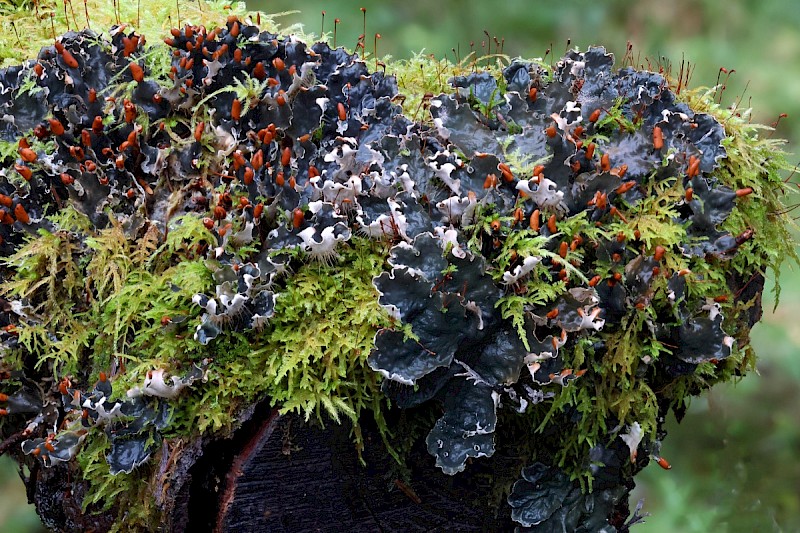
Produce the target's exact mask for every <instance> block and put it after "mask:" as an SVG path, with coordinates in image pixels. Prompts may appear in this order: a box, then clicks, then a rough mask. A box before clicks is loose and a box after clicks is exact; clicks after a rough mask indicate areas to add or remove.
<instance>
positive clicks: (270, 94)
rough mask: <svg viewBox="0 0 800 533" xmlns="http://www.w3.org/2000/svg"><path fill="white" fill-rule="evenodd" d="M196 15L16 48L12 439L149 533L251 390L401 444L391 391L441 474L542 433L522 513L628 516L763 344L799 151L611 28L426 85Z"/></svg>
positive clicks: (520, 501)
mask: <svg viewBox="0 0 800 533" xmlns="http://www.w3.org/2000/svg"><path fill="white" fill-rule="evenodd" d="M202 7H203V8H204V9H203V10H202V11H201V13H202V15H200V14H199V13H198V12H192V14H191V15H187V13H186V12H184V15H183V16H184V20H186V19H187V18H189V17H200V16H202V17H203V21H204V22H205V23H206V25H205V26H202V25H199V24H188V23H187V24H184V25H181V26H180V27H177V28H174V29H172V30H171V31H170V33H169V34H168V35H167V36H166V38H165V39H163V42H161V41H157V39H156V37H158V33H157V32H156V33H151V34H150V35H149V37H151V38H150V39H149V40H147V41H146V39H145V37H144V36H143V34H140V33H137V32H136V31H134V30H133V29H132V27H131V26H126V25H124V24H117V25H113V26H111V29H110V31H108V32H107V33H97V32H96V30H97V29H98V27H99V24H100V20H104V19H103V16H104V15H103V12H102V11H98V15H97V19H98V20H97V21H94V20H93V21H92V28H94V29H93V30H89V29H84V30H81V31H68V32H67V33H64V34H62V35H61V36H58V37H57V38H56V40H55V42H52V36H51V37H50V38H49V39H45V40H47V41H49V42H42V43H41V45H43V47H42V48H41V51H38V55H37V56H36V58H35V59H25V58H23V57H15V60H17V61H19V62H20V64H11V65H9V66H7V68H4V69H3V70H0V116H2V117H3V120H2V121H0V154H1V157H2V166H1V167H0V218H2V224H0V255H2V267H0V281H2V313H0V321H1V322H2V326H3V330H2V334H1V338H2V348H0V349H1V350H2V352H0V353H1V354H2V362H1V363H0V364H2V372H0V376H1V377H2V380H3V381H2V385H1V387H2V391H3V392H2V394H0V405H2V409H0V414H1V415H2V421H0V431H2V434H3V437H4V438H8V437H10V436H13V435H20V439H21V451H22V453H23V454H25V455H26V457H23V458H22V459H21V460H24V461H38V462H40V463H41V464H42V465H43V466H45V467H51V466H53V465H58V464H61V463H66V464H68V465H72V466H73V467H74V468H75V469H76V470H75V471H76V472H79V474H80V475H81V476H83V478H84V479H86V480H88V481H89V483H88V485H87V487H88V488H87V491H86V493H85V495H84V497H83V500H82V505H83V511H84V512H86V513H96V512H99V511H103V510H107V509H110V508H112V507H113V508H114V509H116V511H117V512H118V513H120V514H119V521H118V522H117V527H122V525H121V524H122V520H123V516H124V520H125V527H130V526H131V524H133V527H143V528H145V527H148V526H147V524H153V523H157V521H158V514H159V513H160V512H161V510H160V507H159V505H158V504H157V502H155V501H154V500H153V499H152V498H153V496H152V495H150V494H149V493H148V491H147V489H146V484H147V480H149V479H153V476H154V475H155V470H154V468H155V463H156V461H154V459H153V456H154V455H159V454H162V453H163V452H162V449H165V446H164V445H163V444H164V443H166V448H169V447H170V446H178V444H177V443H181V442H184V439H188V438H192V437H197V436H199V435H211V436H218V437H222V436H224V435H227V434H230V433H231V432H233V431H235V430H236V429H237V427H238V425H239V423H240V422H239V420H238V419H237V416H238V414H239V413H241V412H242V410H243V409H245V408H247V407H248V406H252V405H254V404H255V403H257V402H260V401H263V400H264V399H265V398H268V399H269V400H270V401H271V403H272V404H273V405H275V406H277V407H278V408H280V410H281V412H283V413H288V412H297V413H301V414H302V415H303V416H304V417H305V419H306V420H309V419H310V418H311V417H317V418H319V419H320V420H322V419H332V420H333V422H334V423H336V422H340V421H342V419H348V420H349V421H350V422H351V423H352V425H353V427H354V428H355V429H354V432H353V438H354V441H355V446H356V447H357V449H359V450H361V449H362V448H363V447H364V446H365V445H366V444H365V442H364V441H363V439H362V437H361V433H360V431H359V424H360V422H363V420H364V419H363V417H365V416H370V417H372V418H374V420H375V421H376V422H377V426H378V428H379V430H380V432H381V434H382V435H383V437H384V444H383V445H385V446H386V447H387V449H388V450H389V452H390V453H391V454H393V456H394V457H395V458H396V460H397V461H399V462H402V461H403V460H404V457H403V450H407V449H408V448H409V443H407V442H404V441H403V438H404V437H403V435H400V434H397V433H394V432H393V428H392V427H391V425H390V424H389V423H388V422H387V417H386V414H387V413H388V412H389V410H392V409H401V408H402V409H408V408H411V407H415V406H426V405H427V406H435V407H436V412H437V415H436V416H435V417H434V419H435V422H433V424H432V426H428V427H426V428H425V432H427V437H426V439H425V443H426V446H427V450H428V451H429V453H430V454H431V455H432V456H433V458H435V464H436V466H437V467H439V468H440V469H441V470H442V471H444V472H445V473H447V474H455V473H457V472H460V471H462V470H464V469H465V468H468V467H467V463H468V460H470V459H471V458H475V459H477V458H480V457H488V456H491V455H492V454H493V453H494V452H495V449H496V446H497V445H498V443H503V439H504V438H512V437H513V438H519V439H523V442H524V443H525V444H524V445H521V446H520V449H522V452H521V455H520V463H519V468H518V471H521V479H520V480H519V481H517V482H516V483H515V484H514V485H513V488H511V487H509V488H510V489H511V490H510V495H509V496H508V498H507V501H508V503H509V505H510V512H511V513H512V516H513V518H514V520H516V521H517V522H518V523H519V524H521V525H522V526H523V527H534V528H535V530H537V531H539V530H541V531H550V530H551V529H553V528H555V527H556V526H557V525H558V527H562V525H563V524H562V522H563V523H564V524H566V526H564V527H569V528H573V529H576V528H580V527H582V528H584V530H587V531H595V530H599V529H602V528H606V529H603V530H604V531H613V530H616V529H625V528H627V527H628V526H629V525H630V524H631V521H634V522H635V521H636V520H638V514H637V513H634V517H633V518H631V520H630V521H627V520H628V518H627V512H626V514H625V515H622V516H620V515H619V512H618V511H619V509H623V508H624V509H627V496H628V493H629V490H630V487H631V486H632V484H631V483H629V481H630V480H631V479H632V477H633V476H634V475H635V474H636V473H637V472H638V471H640V470H641V469H642V468H643V467H645V466H646V465H647V464H648V463H649V462H650V459H655V460H656V461H658V462H659V464H666V462H665V460H664V459H663V458H662V457H661V451H660V450H661V447H662V442H661V439H662V438H663V437H664V433H663V420H664V417H665V415H666V413H667V412H668V411H669V410H670V409H674V410H677V411H681V410H682V409H684V408H685V405H686V402H687V400H688V398H689V397H690V396H692V395H695V394H698V393H700V392H702V391H703V390H705V389H707V388H709V387H711V386H713V385H714V384H716V383H718V382H723V381H728V380H731V379H738V378H739V377H740V376H742V375H743V374H744V373H745V372H746V371H747V370H749V369H751V368H752V367H753V362H754V354H753V352H752V349H751V347H750V345H749V330H750V327H751V326H752V325H753V324H754V323H755V322H756V321H757V320H758V319H759V318H760V303H759V302H760V293H761V289H762V287H763V281H764V275H765V273H766V272H767V270H768V269H771V270H772V271H773V272H775V274H776V275H777V273H778V270H779V267H780V264H781V262H782V260H783V259H785V258H787V257H791V258H795V257H794V252H793V247H792V243H791V239H790V238H789V234H788V232H787V229H786V221H787V218H786V216H785V214H783V213H785V210H784V207H783V205H782V202H781V196H782V194H783V188H784V183H783V180H782V178H781V176H780V174H779V172H780V171H781V170H782V169H783V167H784V166H785V162H784V160H783V158H782V155H781V152H780V150H779V142H778V141H775V140H772V139H769V138H767V139H764V138H762V137H759V135H758V132H759V130H758V127H757V126H754V125H752V124H750V123H749V122H748V120H747V117H741V116H739V114H738V111H737V110H735V109H734V110H731V109H724V108H722V107H721V106H720V105H718V104H716V103H714V101H713V98H712V97H711V93H710V92H707V91H704V90H701V89H698V90H694V91H687V90H686V89H683V90H682V91H680V92H679V94H678V91H675V90H673V85H674V81H673V80H670V79H669V78H667V77H665V76H664V75H661V74H656V73H653V72H649V71H646V70H637V69H636V68H633V67H631V66H627V67H624V68H621V69H615V68H614V67H613V59H612V56H611V55H610V54H607V53H606V52H605V50H604V49H602V48H590V49H589V50H588V51H586V52H578V51H570V52H569V53H568V54H567V55H566V56H565V57H564V58H563V59H562V60H561V61H559V62H558V63H557V64H556V65H554V66H552V67H551V66H549V65H545V64H543V63H541V62H539V61H525V60H519V59H516V60H512V61H506V60H503V59H501V60H498V61H497V63H496V64H493V65H491V66H490V67H487V68H485V69H480V70H478V69H476V68H474V67H473V65H471V64H466V63H462V64H459V65H452V64H441V63H439V64H436V65H432V64H431V65H428V67H430V69H434V70H433V72H438V74H437V76H438V77H441V73H442V72H445V73H446V77H447V78H449V83H448V84H446V85H445V86H442V87H440V88H439V90H437V91H436V92H435V93H431V94H426V93H428V92H429V91H430V88H429V86H430V83H431V79H432V78H431V76H432V74H431V72H432V71H431V70H430V69H428V67H425V68H423V69H422V70H420V69H419V68H418V64H417V63H416V62H408V63H404V62H397V63H394V64H390V65H388V66H387V68H386V70H387V71H389V72H393V73H394V75H391V76H390V75H386V74H385V73H384V71H383V70H381V71H378V72H371V71H370V68H369V66H370V63H368V62H365V61H364V60H363V59H362V58H361V57H359V56H358V55H355V54H351V53H349V52H348V51H346V50H345V49H343V48H331V47H330V46H329V45H328V44H326V43H324V42H316V43H313V44H312V42H311V41H310V40H309V41H306V40H304V39H303V38H302V36H298V35H280V34H278V33H277V32H276V28H275V26H274V25H273V23H272V22H271V19H269V18H268V17H266V16H263V17H262V18H261V20H262V22H263V23H264V24H266V28H267V29H261V28H259V27H258V26H257V25H256V24H255V22H254V20H253V18H252V17H244V16H243V10H242V9H243V8H242V7H241V6H234V8H233V14H231V15H229V16H227V20H225V19H224V18H222V16H221V15H220V13H221V12H225V13H228V12H229V11H230V10H227V9H224V7H223V6H222V4H216V3H205V4H202ZM108 9H110V8H107V10H108ZM187 9H188V8H187ZM107 10H106V11H107ZM115 10H116V7H115ZM142 14H144V10H142ZM237 15H238V16H237ZM114 16H115V17H118V16H119V14H118V13H117V12H116V11H115V12H114ZM150 16H151V15H150V14H148V15H147V17H150ZM259 16H260V15H259ZM217 18H219V19H220V20H221V21H224V24H222V25H221V26H220V27H216V24H214V23H213V22H214V21H216V20H217ZM191 20H197V19H196V18H192V19H191ZM87 22H88V21H87ZM105 22H106V23H109V25H110V24H111V23H113V22H115V21H111V20H106V21H105ZM146 22H147V24H152V21H151V20H150V19H149V18H148V19H147V21H146ZM270 29H271V30H272V31H270ZM151 41H152V42H155V43H156V44H150V42H151ZM34 42H36V41H35V39H34ZM37 44H38V43H37ZM3 46H5V47H7V46H8V44H7V42H6V41H4V44H3ZM35 53H36V52H33V53H31V57H33V55H34V54H35ZM23 59H25V60H24V61H23ZM431 61H432V60H431ZM426 69H428V70H426ZM401 94H402V95H403V96H405V98H404V99H403V98H399V96H400V95H401ZM400 103H403V105H404V106H405V107H402V106H401V105H399V104H400ZM795 259H796V258H795ZM512 428H513V429H512ZM371 445H373V446H375V445H377V444H376V443H374V442H373V443H372V444H371ZM523 467H524V468H523ZM431 468H434V466H433V462H432V464H431ZM626 521H627V522H626ZM614 528H616V529H614Z"/></svg>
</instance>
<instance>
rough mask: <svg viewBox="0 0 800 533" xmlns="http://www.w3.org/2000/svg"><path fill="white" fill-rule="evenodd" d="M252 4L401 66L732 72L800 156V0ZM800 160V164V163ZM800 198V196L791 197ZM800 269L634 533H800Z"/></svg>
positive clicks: (694, 410)
mask: <svg viewBox="0 0 800 533" xmlns="http://www.w3.org/2000/svg"><path fill="white" fill-rule="evenodd" d="M248 5H249V6H250V7H251V8H253V9H260V10H262V11H265V12H269V13H280V12H284V11H290V10H298V9H301V10H302V12H301V13H299V14H287V15H285V16H283V17H281V18H279V19H278V20H279V21H280V22H281V23H282V24H283V25H284V26H289V25H292V24H295V23H302V24H303V25H304V27H305V30H306V31H307V32H313V33H315V34H319V33H320V25H321V21H322V16H321V12H322V11H323V10H325V11H326V12H327V14H326V17H325V31H326V32H332V30H333V20H334V18H337V17H338V18H339V19H341V23H340V24H339V26H338V30H337V34H338V35H337V40H338V44H345V45H347V46H349V47H353V46H354V45H355V43H356V41H357V39H358V36H359V34H361V33H362V24H363V22H362V14H361V11H360V10H359V8H360V7H365V8H367V39H366V40H367V43H368V50H370V51H371V48H372V42H373V36H374V34H375V33H380V34H381V39H380V41H379V44H378V46H379V49H378V54H379V55H385V54H389V55H391V56H392V57H394V58H409V57H412V56H413V53H414V52H419V51H421V50H423V49H424V51H425V53H429V54H434V55H435V56H436V57H444V56H447V57H449V58H450V59H451V60H452V59H454V57H455V55H460V57H462V58H463V57H464V56H465V55H466V54H467V53H468V52H469V50H470V42H472V43H474V48H475V49H476V50H478V51H479V52H480V51H481V43H482V42H485V41H487V37H486V34H485V33H484V31H485V32H486V33H488V34H489V35H490V36H491V37H492V39H491V40H492V51H493V52H494V50H495V48H496V47H495V45H494V37H497V39H498V40H499V41H503V40H504V45H503V48H504V53H506V54H508V55H510V56H523V57H541V56H543V55H544V54H545V51H546V50H547V49H548V48H549V47H550V46H551V43H552V47H553V49H554V50H555V56H556V58H558V57H560V56H561V55H562V54H563V52H564V51H565V49H566V48H567V40H568V39H570V40H571V41H570V43H571V44H570V46H579V47H580V48H581V49H585V48H586V47H587V46H589V45H594V44H598V45H603V46H605V47H606V48H607V49H608V50H609V51H611V52H614V53H615V54H616V56H617V57H618V58H621V57H622V55H624V53H625V49H626V44H627V42H628V41H630V42H631V43H632V44H633V46H634V48H633V54H634V57H639V58H640V59H639V62H640V63H646V59H645V58H650V59H651V61H652V62H653V63H655V62H656V61H657V59H658V58H659V57H661V56H664V57H666V58H667V59H668V60H670V61H671V62H672V64H673V65H679V64H680V61H681V58H685V59H686V60H687V61H689V62H690V63H691V64H692V65H693V69H694V71H693V75H692V78H691V83H690V86H692V87H696V86H699V85H705V86H712V85H714V84H715V83H716V80H717V74H718V72H719V69H720V67H725V68H727V69H735V70H736V73H735V74H733V75H732V76H731V78H730V80H729V81H728V83H727V89H726V90H725V92H724V93H723V95H722V101H723V103H726V104H730V103H732V102H734V101H735V100H736V99H737V98H738V97H739V95H740V94H742V91H744V89H745V87H746V86H747V92H746V93H745V96H744V99H743V102H744V104H743V107H745V108H746V107H748V105H750V102H751V100H750V98H752V106H753V120H754V121H755V122H760V123H763V124H771V123H773V122H775V120H776V118H777V116H778V115H779V114H780V113H787V114H788V117H787V118H786V119H784V120H783V121H782V122H781V123H780V126H779V127H778V129H777V131H776V132H775V136H778V137H782V138H786V139H788V141H789V143H788V145H787V151H788V152H790V153H792V154H800V150H798V145H799V144H800V29H798V28H800V2H788V1H786V0H728V1H725V2H721V1H719V0H700V1H689V0H678V1H672V2H664V1H663V0H640V1H638V2H624V1H621V0H615V1H609V2H601V1H594V2H588V1H566V0H562V1H560V2H552V1H548V2H544V1H531V0H508V1H505V2H469V3H467V2H463V1H457V0H436V1H431V0H404V1H403V2H391V3H389V2H381V1H377V0H338V1H336V2H325V1H320V0H306V1H304V2H298V1H296V0H268V1H267V0H251V1H250V2H248ZM453 48H455V49H456V53H455V54H454V52H453V50H452V49H453ZM795 157H800V156H790V160H791V161H795V159H794V158H795ZM794 179H797V177H795V178H794ZM794 179H793V180H794ZM796 201H798V199H797V197H796V195H795V196H793V197H790V198H788V199H787V203H794V202H796ZM799 214H800V212H799ZM790 267H791V265H786V268H784V272H783V273H782V276H781V280H780V282H781V285H782V287H783V293H782V295H781V301H780V306H779V307H778V308H777V311H776V312H775V313H773V312H772V307H773V303H774V299H773V298H772V296H771V292H770V294H769V296H768V297H767V298H766V299H765V315H764V321H763V323H761V324H759V325H758V326H756V328H755V329H754V330H753V344H754V345H755V347H756V350H757V352H758V353H759V355H760V356H761V359H760V361H759V363H758V374H751V375H749V376H748V377H747V378H746V379H744V380H743V381H742V382H740V383H739V384H736V385H733V384H729V385H725V386H721V387H717V388H716V389H714V390H713V391H711V393H710V394H707V395H706V396H704V397H702V398H697V399H695V400H694V402H693V403H692V406H691V408H690V410H689V412H688V414H687V416H686V418H685V419H684V421H683V423H682V424H680V425H678V424H676V423H675V421H674V419H672V418H671V417H670V420H669V422H668V429H669V432H670V434H669V436H668V438H667V440H666V441H665V443H664V447H663V448H662V452H663V454H664V456H665V457H667V458H668V459H669V460H670V462H671V463H672V466H673V468H672V470H670V471H664V470H661V469H660V468H658V467H657V466H653V467H651V468H648V469H647V470H645V471H644V472H643V473H642V474H641V475H640V476H639V477H638V478H637V484H638V487H637V489H636V492H635V494H634V498H633V504H635V501H636V499H638V498H644V499H645V503H644V510H645V511H648V512H650V513H652V515H651V516H650V517H648V518H647V522H646V523H645V524H643V525H639V526H636V527H635V528H634V531H637V532H639V533H655V532H659V533H660V532H667V531H669V532H687V533H690V532H697V533H700V532H707V531H730V532H740V531H741V532H751V531H758V532H769V531H784V532H790V531H800V461H799V460H798V459H800V409H798V408H799V407H800V321H798V319H797V317H798V316H800V273H798V270H797V269H796V268H790ZM770 276H771V273H770ZM771 277H772V276H771ZM773 281H774V280H773ZM771 288H772V283H770V284H769V287H768V290H770V291H771ZM0 484H1V486H2V487H3V488H2V491H3V492H2V494H3V498H0V531H3V532H17V531H35V530H37V529H36V528H37V527H40V526H38V521H37V519H36V516H35V515H34V514H32V513H33V510H32V507H30V506H26V505H25V495H24V491H23V490H22V485H21V483H19V481H18V479H17V475H16V471H15V468H14V466H13V464H12V463H11V462H10V460H8V459H7V458H3V459H2V462H0Z"/></svg>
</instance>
